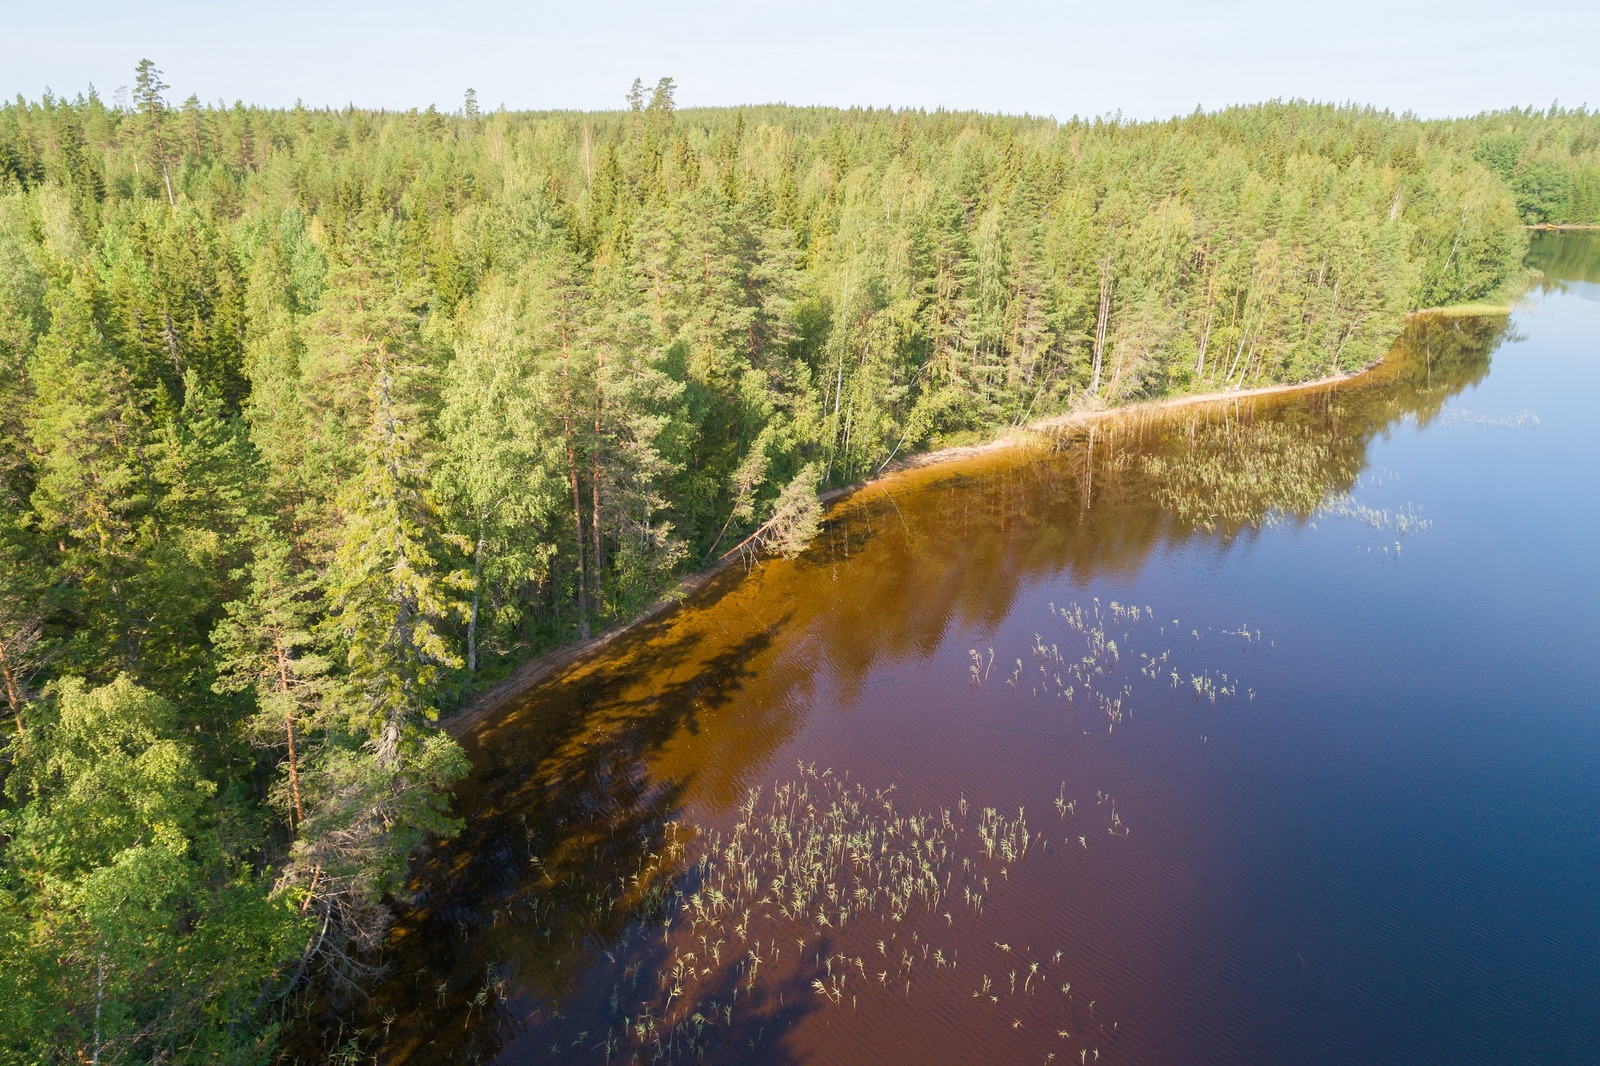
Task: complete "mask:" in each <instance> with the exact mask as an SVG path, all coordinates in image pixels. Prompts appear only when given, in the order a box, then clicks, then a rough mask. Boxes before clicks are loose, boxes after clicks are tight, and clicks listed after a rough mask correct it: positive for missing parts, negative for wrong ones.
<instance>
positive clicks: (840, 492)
mask: <svg viewBox="0 0 1600 1066" xmlns="http://www.w3.org/2000/svg"><path fill="white" fill-rule="evenodd" d="M1378 365H1381V364H1373V366H1378ZM1372 369H1373V367H1368V368H1366V369H1365V370H1360V371H1356V372H1354V373H1350V374H1336V375H1333V376H1330V377H1324V378H1317V379H1315V380H1313V381H1302V382H1297V383H1295V384H1286V385H1266V386H1262V387H1261V388H1254V389H1235V390H1231V391H1222V392H1203V393H1193V394H1190V395H1186V396H1172V397H1168V398H1167V399H1164V400H1151V401H1148V402H1145V403H1135V404H1125V405H1122V406H1118V407H1107V408H1105V409H1103V410H1098V411H1075V412H1071V413H1068V414H1062V415H1053V416H1051V417H1049V418H1042V419H1039V420H1037V421H1035V422H1030V423H1029V424H1027V425H1026V426H1020V427H1013V428H1011V429H1008V430H1006V431H1004V432H1003V433H1001V435H999V436H997V437H995V438H994V439H993V440H989V441H986V442H984V443H982V444H964V445H956V446H953V447H949V448H940V449H938V450H936V451H931V452H922V453H920V454H917V455H911V456H908V457H906V458H905V459H901V460H899V461H898V462H895V463H893V464H891V465H889V466H886V467H884V468H883V469H882V470H880V471H879V472H878V473H877V474H875V475H873V477H871V478H869V479H868V480H866V481H859V482H856V483H855V484H853V485H846V486H844V487H842V488H837V489H833V490H831V491H829V492H826V493H823V494H822V496H820V497H819V499H820V500H821V501H822V502H823V504H825V505H826V504H832V503H835V502H837V501H839V500H841V499H844V498H845V497H847V496H850V495H852V494H854V493H856V492H858V491H860V490H861V489H863V488H865V487H867V486H869V485H873V484H876V483H877V482H879V481H882V480H884V479H885V478H888V477H892V476H893V475H895V474H896V473H899V472H900V471H903V470H915V469H920V468H923V467H928V466H934V465H937V464H942V463H952V462H957V461H959V460H962V459H968V458H971V457H973V456H977V455H989V454H993V453H996V452H1001V451H1005V450H1007V449H1011V448H1016V447H1020V446H1022V445H1024V444H1025V443H1026V442H1027V441H1028V440H1029V439H1030V438H1031V437H1033V436H1035V435H1036V434H1040V433H1060V432H1062V431H1063V430H1068V429H1072V428H1074V427H1076V426H1083V425H1089V424H1091V423H1095V422H1103V421H1109V420H1113V419H1123V418H1138V417H1140V416H1148V415H1150V414H1154V413H1157V412H1163V411H1171V410H1173V409H1175V408H1182V407H1196V406H1201V405H1205V404H1213V403H1225V402H1229V401H1234V400H1242V399H1249V398H1252V397H1258V396H1276V395H1284V394H1288V393H1296V392H1311V391H1315V390H1317V389H1326V388H1330V387H1333V386H1338V385H1346V384H1349V383H1351V382H1354V381H1357V380H1359V379H1361V378H1363V377H1365V376H1366V375H1367V374H1369V373H1371V371H1372ZM744 546H745V545H744V544H739V545H736V546H734V547H733V548H731V549H729V550H728V551H727V552H726V553H724V554H723V555H722V556H720V557H719V558H718V559H717V560H716V561H715V562H713V563H711V564H710V565H709V566H707V567H705V568H704V569H702V570H699V571H697V572H695V573H693V574H690V575H689V576H687V577H685V578H683V579H682V580H680V581H679V582H678V583H677V584H676V585H675V586H673V588H672V590H671V591H670V592H669V593H667V594H665V595H663V596H662V597H661V598H660V599H658V600H656V602H655V603H654V604H652V605H651V606H650V607H649V608H648V609H647V610H645V611H644V613H642V614H640V615H639V616H637V617H636V618H634V619H632V620H631V621H629V622H626V623H624V624H622V625H618V626H615V627H613V628H611V629H608V630H606V631H605V632H603V633H600V634H597V635H595V636H593V637H590V638H589V639H588V640H581V641H578V642H576V643H573V644H565V645H562V646H561V647H559V648H552V649H551V650H549V651H547V652H545V653H544V654H542V655H537V656H534V657H533V658H532V659H529V660H527V661H526V662H524V663H521V664H519V665H518V666H517V667H516V669H514V670H512V671H511V673H510V674H508V675H507V676H506V677H505V679H504V680H502V681H500V682H498V683H497V684H495V685H494V686H492V687H490V688H488V689H485V690H484V691H483V692H480V693H479V694H478V695H476V696H474V697H472V698H471V699H470V700H468V701H467V702H466V704H464V705H463V706H462V708H461V710H460V711H459V712H458V713H457V714H455V715H453V716H452V717H450V718H448V719H445V720H444V721H442V722H441V723H440V725H441V726H442V727H443V728H444V729H445V730H447V731H448V732H450V733H451V734H453V735H456V736H460V735H461V734H463V733H465V732H466V731H467V730H469V729H471V728H472V727H473V726H475V725H477V724H478V723H479V722H481V721H483V720H484V719H486V718H488V717H490V716H491V715H493V714H494V713H495V712H496V711H497V710H499V709H500V708H501V707H503V706H505V705H506V704H507V703H509V702H511V700H512V699H513V698H514V697H515V696H516V694H517V693H519V692H521V691H522V690H524V689H525V688H527V687H528V686H529V685H531V684H533V683H534V682H535V681H538V680H539V679H540V678H543V677H546V676H548V675H550V674H552V673H555V672H557V671H559V670H561V669H563V668H565V667H566V666H568V665H570V664H571V663H573V662H575V661H576V660H578V659H580V658H582V657H583V656H585V655H587V654H588V653H589V652H591V651H594V650H595V649H597V648H602V647H604V646H605V645H607V644H609V643H610V642H611V641H613V640H615V639H616V638H617V637H619V636H621V635H622V634H623V633H626V632H627V631H628V630H630V629H632V628H633V627H634V626H637V625H640V624H641V623H644V622H647V621H649V620H650V619H652V618H655V617H656V616H658V615H660V614H661V613H663V612H664V611H666V610H667V609H668V608H670V607H672V606H674V605H675V604H676V603H678V602H679V601H680V600H682V599H683V598H684V597H686V596H688V595H690V594H691V593H693V592H695V591H697V590H698V589H700V588H702V587H704V586H705V584H706V583H707V582H708V581H710V580H711V579H712V578H713V577H715V576H716V575H717V574H719V573H721V572H722V571H723V570H725V569H726V568H727V567H728V566H730V565H732V564H733V563H734V562H735V561H736V560H738V559H740V558H741V557H742V554H741V553H742V550H743V548H744Z"/></svg>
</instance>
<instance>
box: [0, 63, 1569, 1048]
mask: <svg viewBox="0 0 1600 1066" xmlns="http://www.w3.org/2000/svg"><path fill="white" fill-rule="evenodd" d="M132 85H133V87H132V91H131V92H129V93H126V94H122V93H119V94H118V98H117V99H115V100H113V101H111V102H109V103H108V102H107V101H105V100H104V99H102V98H101V97H100V96H99V95H98V94H97V93H95V92H94V91H92V90H91V91H89V92H88V93H86V94H83V95H79V96H77V97H76V98H74V99H70V100H69V99H66V98H59V97H55V96H52V95H49V94H46V95H45V96H44V98H43V99H40V100H37V101H29V100H26V99H22V98H18V99H17V100H16V101H15V102H13V103H11V104H7V105H5V106H4V107H3V108H0V682H3V686H4V692H3V700H0V703H3V707H4V710H3V711H0V715H3V717H4V718H6V719H7V721H5V722H4V723H0V725H3V727H4V734H3V739H0V782H3V792H0V1003H4V1004H5V1009H4V1010H3V1011H0V1059H3V1060H4V1061H8V1062H9V1061H16V1062H40V1063H43V1062H59V1061H69V1060H70V1061H76V1062H88V1061H94V1062H97V1063H115V1062H131V1061H149V1060H161V1061H170V1062H191V1061H192V1062H238V1063H245V1062H263V1061H270V1060H271V1059H272V1057H273V1054H274V1049H275V1045H276V1042H277V1039H278V1034H279V1030H280V1027H281V1025H282V1023H283V1021H284V1019H285V1017H286V1012H287V1011H288V1009H289V1005H290V1004H292V1003H293V1001H294V997H296V996H298V995H306V994H310V992H311V991H320V992H324V993H326V994H329V995H340V994H357V993H354V992H352V991H351V990H355V989H360V988H361V987H362V986H363V983H364V982H367V981H369V980H370V979H371V978H372V977H373V976H374V975H375V970H376V967H377V966H378V960H379V948H380V946H381V945H382V943H383V940H384V936H385V933H386V930H387V928H388V922H389V916H390V906H391V904H392V902H393V901H394V900H395V899H397V898H401V897H403V896H404V894H405V892H406V890H407V880H408V878H407V871H408V868H409V866H410V863H411V861H412V859H413V857H414V856H415V855H416V854H417V853H418V851H419V850H420V849H423V848H425V847H427V846H428V845H429V843H430V842H432V841H435V840H437V839H439V838H441V837H447V836H449V835H451V834H452V833H453V832H455V831H456V830H457V829H458V828H459V825H458V823H457V821H456V820H455V819H454V818H453V817H452V814H451V808H450V789H451V785H452V783H453V782H455V781H457V780H459V779H460V778H461V776H462V775H463V774H464V773H465V772H466V760H465V756H464V755H463V754H462V752H461V750H460V748H459V747H458V746H457V745H456V743H455V742H454V741H453V740H452V739H451V738H450V736H449V735H448V733H447V732H446V731H444V730H442V729H441V728H440V727H439V722H440V720H441V717H448V715H449V714H450V713H451V712H452V711H453V710H454V709H455V708H457V707H459V706H460V705H461V704H462V702H463V701H464V700H465V699H466V698H468V697H469V696H470V695H471V694H472V693H473V692H474V691H477V690H480V689H481V688H483V687H484V686H486V685H488V684H491V683H492V682H494V681H495V680H497V679H499V678H501V677H503V676H504V675H505V674H506V673H507V672H508V671H509V670H510V669H511V668H512V667H514V666H515V665H516V664H517V663H519V662H521V661H524V660H526V659H527V658H528V657H530V656H532V655H534V654H536V653H538V652H540V651H542V650H545V649H548V648H551V647H554V646H556V645H560V644H563V643H568V642H572V641H575V640H581V639H583V638H586V637H588V636H590V635H592V634H594V633H596V632H598V631H600V630H602V629H604V628H608V627H611V626H614V625H617V624H621V623H624V622H626V621H627V620H628V619H630V618H632V617H634V616H636V615H637V614H638V613H639V612H640V611H641V610H642V609H643V608H645V607H646V606H648V605H649V604H650V603H652V602H653V601H655V600H656V599H657V598H658V597H659V596H661V595H662V594H663V593H664V592H667V591H668V590H670V589H671V587H672V586H673V583H674V582H675V580H676V579H677V578H679V577H680V576H682V575H683V574H685V573H687V572H691V571H694V570H697V569H701V568H704V567H705V566H707V565H709V564H711V563H712V562H713V561H715V560H716V559H717V558H718V557H720V556H721V555H723V554H725V553H726V552H728V551H729V550H730V549H732V548H734V546H736V545H740V544H744V545H746V546H747V547H748V548H749V549H751V550H759V551H773V552H781V553H787V554H792V553H795V552H798V551H800V550H801V549H803V548H804V546H805V543H806V541H807V539H808V537H809V536H810V534H811V533H812V532H813V531H814V530H815V528H816V526H817V523H818V521H819V519H820V514H821V507H820V505H819V503H818V499H817V498H818V495H819V493H820V492H823V491H826V490H828V489H830V488H833V487H838V486H843V485H848V484H852V483H855V482H859V481H861V480H864V479H866V478H869V477H871V476H872V475H874V474H875V473H877V472H879V471H881V470H882V469H884V468H885V467H886V466H887V465H888V464H890V463H891V462H893V461H895V460H896V459H898V458H904V457H905V456H908V455H911V454H913V453H915V452H918V451H923V450H927V449H929V448H933V447H938V446H941V445H945V444H949V443H956V442H962V441H969V440H975V439H980V438H984V437H987V436H990V435H992V434H994V433H996V432H999V431H1001V430H1004V429H1005V428H1007V427H1013V426H1019V425H1024V424H1027V423H1029V422H1031V421H1033V420H1036V419H1040V418H1043V417H1045V416H1049V415H1054V414H1059V413H1063V412H1069V411H1077V410H1091V409H1098V408H1102V407H1106V406H1112V405H1117V404H1123V403H1128V402H1132V401H1137V400H1144V399H1150V398H1154V397H1160V396H1166V395H1172V394H1179V393H1184V392H1208V391H1218V390H1226V389H1235V388H1240V387H1246V386H1254V385H1257V384H1264V383H1274V382H1293V381H1302V380H1310V379H1315V378H1321V377H1326V376H1329V375H1334V374H1340V373H1345V372H1351V371H1355V370H1358V369H1361V368H1364V367H1366V366H1369V365H1371V364H1372V363H1374V362H1375V361H1377V360H1378V359H1379V358H1381V357H1382V356H1383V354H1384V352H1385V351H1386V349H1387V347H1388V345H1389V344H1390V342H1391V341H1392V339H1393V338H1394V337H1395V335H1396V334H1397V332H1398V330H1399V328H1400V325H1401V322H1402V320H1403V318H1404V316H1405V315H1406V313H1407V312H1408V311H1411V310H1414V309H1418V308H1429V307H1437V306H1444V305H1453V304H1463V303H1470V302H1474V301H1493V300H1504V299H1505V294H1506V293H1507V292H1508V291H1509V290H1510V289H1511V288H1513V287H1514V286H1516V285H1517V284H1519V283H1520V282H1521V281H1522V280H1523V278H1524V274H1525V268H1524V266H1523V255H1524V252H1525V250H1526V247H1527V239H1528V238H1527V227H1528V226H1530V225H1584V224H1596V223H1600V114H1591V113H1589V112H1587V111H1585V110H1581V109H1580V110H1564V109H1560V108H1557V107H1554V106H1552V107H1551V108H1549V109H1548V110H1533V109H1526V110H1508V111H1503V112H1496V113H1492V114H1484V115H1479V116H1477V117H1474V118H1467V119H1458V120H1448V121H1424V120H1420V119H1417V118H1415V117H1412V116H1408V115H1400V116H1397V115H1394V114H1392V113H1389V112H1385V111H1379V110H1374V109H1370V108H1363V107H1356V106H1333V105H1326V104H1316V103H1306V102H1273V103H1267V104H1261V105H1256V106H1248V107H1236V108H1231V109H1228V110H1224V111H1220V112H1215V113H1201V112H1196V113H1194V114H1192V115H1188V116H1185V117H1179V118H1173V119H1171V120H1169V121H1164V122H1128V121H1124V120H1122V119H1120V118H1118V117H1112V116H1108V117H1102V118H1093V119H1072V120H1070V121H1057V120H1054V119H1044V118H1034V117H1027V116H1005V115H987V114H972V113H951V112H942V111H941V112H922V111H891V110H873V109H852V110H831V109H820V108H793V107H782V106H760V107H744V108H726V109H680V108H678V107H677V106H675V103H674V93H675V85H674V83H673V82H672V80H671V79H668V78H663V79H661V80H659V81H658V82H656V83H655V84H654V85H653V86H647V85H645V84H644V83H642V82H639V81H636V82H635V83H634V85H633V87H632V89H631V91H629V92H628V93H627V94H626V96H625V97H619V104H620V105H621V106H619V109H618V110H616V111H613V112H605V113H569V112H539V113H512V112H506V111H498V112H492V113H491V112H485V111H483V110H481V109H480V108H479V106H478V103H477V100H476V98H475V95H474V94H473V93H472V91H471V90H468V91H467V92H466V94H465V97H464V99H463V101H462V103H461V106H460V107H459V109H457V110H455V111H453V112H450V113H445V112H441V111H439V110H437V109H436V108H434V107H428V108H426V109H425V110H412V111H408V112H403V113H397V112H383V111H372V110H362V109H360V108H355V107H349V108H345V109H342V110H313V109H307V108H305V107H296V108H294V109H290V110H281V109H280V110H268V109H262V108H255V107H250V106H247V105H245V104H243V103H234V104H232V105H227V104H224V103H221V102H218V103H213V104H207V103H204V102H202V101H200V100H198V99H197V98H195V97H193V96H190V97H189V98H188V99H186V100H184V101H183V102H182V103H177V102H175V101H174V100H173V99H172V98H171V95H170V89H169V86H167V85H166V84H165V83H164V81H163V75H162V74H161V72H160V71H159V70H158V69H157V68H156V67H155V66H154V65H153V64H152V63H150V62H149V61H148V60H146V61H144V62H141V63H140V64H139V65H138V68H137V70H136V71H135V76H134V81H133V83H132Z"/></svg>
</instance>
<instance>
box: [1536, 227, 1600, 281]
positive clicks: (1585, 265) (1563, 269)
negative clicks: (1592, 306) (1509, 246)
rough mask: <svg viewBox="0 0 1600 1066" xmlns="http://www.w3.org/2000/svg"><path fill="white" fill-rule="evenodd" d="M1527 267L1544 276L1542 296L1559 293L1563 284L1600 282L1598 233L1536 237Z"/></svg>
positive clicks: (1599, 242) (1542, 235)
mask: <svg viewBox="0 0 1600 1066" xmlns="http://www.w3.org/2000/svg"><path fill="white" fill-rule="evenodd" d="M1528 265H1529V266H1530V267H1532V268H1533V269H1535V270H1538V271H1540V272H1541V273H1543V275H1544V277H1543V278H1542V279H1541V280H1540V282H1539V287H1540V290H1541V291H1543V292H1550V291H1551V290H1552V289H1553V290H1557V291H1560V290H1562V289H1564V288H1566V286H1565V285H1564V284H1562V283H1563V282H1571V281H1578V282H1590V283H1595V282H1600V233H1535V234H1534V235H1533V240H1532V242H1531V243H1530V244H1529V245H1528Z"/></svg>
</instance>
